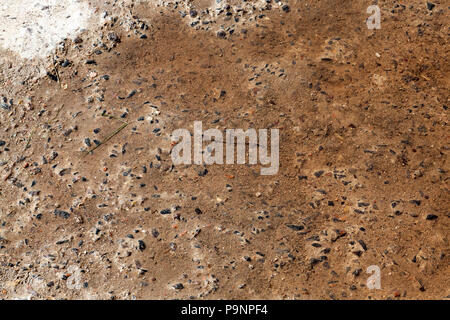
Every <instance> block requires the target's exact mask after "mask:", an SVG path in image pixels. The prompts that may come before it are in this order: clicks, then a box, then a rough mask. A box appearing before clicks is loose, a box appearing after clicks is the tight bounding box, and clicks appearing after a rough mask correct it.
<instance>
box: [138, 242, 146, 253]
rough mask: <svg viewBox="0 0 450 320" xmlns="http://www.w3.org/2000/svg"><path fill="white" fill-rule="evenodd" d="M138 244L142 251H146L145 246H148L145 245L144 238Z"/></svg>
mask: <svg viewBox="0 0 450 320" xmlns="http://www.w3.org/2000/svg"><path fill="white" fill-rule="evenodd" d="M138 244H139V250H141V251H144V250H145V248H147V246H146V245H145V242H144V241H142V240H139V241H138Z"/></svg>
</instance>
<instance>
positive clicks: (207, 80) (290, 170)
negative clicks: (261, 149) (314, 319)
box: [0, 0, 450, 299]
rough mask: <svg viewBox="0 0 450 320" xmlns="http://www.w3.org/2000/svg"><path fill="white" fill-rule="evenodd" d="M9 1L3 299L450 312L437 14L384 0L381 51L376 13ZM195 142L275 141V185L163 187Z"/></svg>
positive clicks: (255, 175)
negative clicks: (343, 303)
mask: <svg viewBox="0 0 450 320" xmlns="http://www.w3.org/2000/svg"><path fill="white" fill-rule="evenodd" d="M23 2H24V1H9V0H8V1H6V2H5V1H2V4H1V5H0V16H1V17H2V21H5V22H4V24H2V26H1V27H0V47H2V51H1V53H0V57H1V59H0V64H1V70H2V72H1V73H0V99H1V100H0V123H1V127H0V197H1V200H2V201H1V202H0V299H173V298H177V299H221V298H225V299H445V298H448V297H449V296H450V291H449V288H450V286H449V284H450V283H449V274H450V273H449V271H450V270H449V239H448V235H449V213H450V211H449V209H450V202H449V190H448V170H449V165H448V160H447V154H448V149H449V146H448V142H449V130H448V103H449V101H448V98H449V95H448V88H449V76H448V75H449V61H448V52H449V45H448V40H449V39H448V36H449V35H448V30H449V29H448V27H449V26H448V21H450V19H449V7H448V4H446V3H445V2H444V1H433V5H431V4H427V2H424V1H408V3H400V2H397V1H379V2H378V5H379V7H380V8H381V29H379V30H369V29H368V28H367V26H366V22H365V21H366V19H367V18H368V17H369V14H367V13H366V9H367V7H368V6H369V5H372V4H377V3H376V1H375V2H369V1H362V0H355V1H339V2H338V1H331V0H323V1H309V0H306V1H284V2H280V3H277V2H275V1H225V0H222V1H152V2H146V1H131V0H130V1H109V2H104V1H79V2H78V1H67V2H66V3H65V5H61V4H60V3H59V1H58V3H56V1H50V0H46V1H44V0H42V1H37V0H33V1H31V2H33V5H32V6H29V7H28V10H29V11H27V12H32V13H29V15H31V16H33V17H36V18H35V19H36V21H33V20H27V19H26V18H25V16H24V15H22V13H23V12H24V11H20V10H19V9H20V7H19V5H22V3H23ZM43 3H47V5H48V6H49V7H48V8H45V5H44V6H43V7H42V4H43ZM7 5H9V7H7ZM68 12H70V14H69V15H66V13H68ZM12 13H14V14H15V15H16V16H17V17H15V18H16V19H9V18H10V17H11V14H12ZM80 14H81V16H80ZM6 15H10V17H9V18H5V16H6ZM78 17H81V18H78ZM25 22H26V24H25V25H24V23H25ZM33 22H35V23H33ZM40 26H41V27H43V28H41V27H40ZM28 29H30V30H31V31H30V30H28ZM12 30H14V32H12ZM20 30H22V31H20ZM24 30H25V31H24ZM27 30H28V31H27ZM46 31H47V32H46ZM194 121H202V123H203V127H204V128H205V129H206V128H218V129H220V130H225V129H227V128H242V129H247V128H256V129H271V128H277V129H279V130H280V169H279V172H278V174H276V175H272V176H262V175H260V166H259V165H237V164H236V165H210V166H209V165H176V166H175V165H174V164H173V162H172V159H171V150H172V148H173V143H172V142H171V133H172V132H173V131H174V130H176V129H179V128H186V129H189V130H192V126H193V123H194ZM93 149H95V150H93ZM92 150H93V151H92ZM370 266H378V267H379V268H380V276H381V288H380V289H370V288H369V287H368V282H367V280H368V279H369V277H370V276H371V275H370V274H368V273H367V272H366V271H367V268H369V267H370Z"/></svg>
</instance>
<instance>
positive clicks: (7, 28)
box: [0, 0, 93, 59]
mask: <svg viewBox="0 0 450 320" xmlns="http://www.w3.org/2000/svg"><path fill="white" fill-rule="evenodd" d="M92 12H93V10H92V9H91V8H90V7H89V6H88V4H87V3H84V2H81V1H79V0H0V49H7V50H8V49H9V50H11V51H13V52H15V53H17V54H18V55H19V56H20V57H22V58H26V59H32V58H45V57H46V56H47V55H49V54H50V53H51V52H52V51H53V50H54V48H55V47H56V45H57V44H58V43H59V42H60V41H61V40H63V39H65V38H70V37H74V36H75V35H76V34H77V33H78V32H80V30H82V29H83V28H87V26H88V21H89V18H90V16H91V14H92Z"/></svg>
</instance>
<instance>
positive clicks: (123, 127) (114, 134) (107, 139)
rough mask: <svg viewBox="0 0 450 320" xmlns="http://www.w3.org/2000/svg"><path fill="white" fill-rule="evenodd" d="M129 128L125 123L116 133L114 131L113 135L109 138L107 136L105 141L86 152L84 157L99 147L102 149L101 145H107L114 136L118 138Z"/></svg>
mask: <svg viewBox="0 0 450 320" xmlns="http://www.w3.org/2000/svg"><path fill="white" fill-rule="evenodd" d="M127 126H128V123H126V122H124V123H123V124H122V125H121V126H120V128H118V129H116V131H114V132H113V133H111V134H110V135H109V136H107V137H106V138H105V140H104V141H102V142H100V143H99V144H97V145H96V146H95V147H93V148H91V149H90V150H88V151H86V152H85V154H84V157H85V156H87V155H88V154H89V153H91V152H93V151H94V150H95V149H97V148H98V147H100V146H101V145H103V144H105V143H107V142H108V141H109V140H111V139H112V138H113V137H114V136H116V135H117V134H118V133H119V132H120V131H122V130H123V129H125V128H126V127H127Z"/></svg>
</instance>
